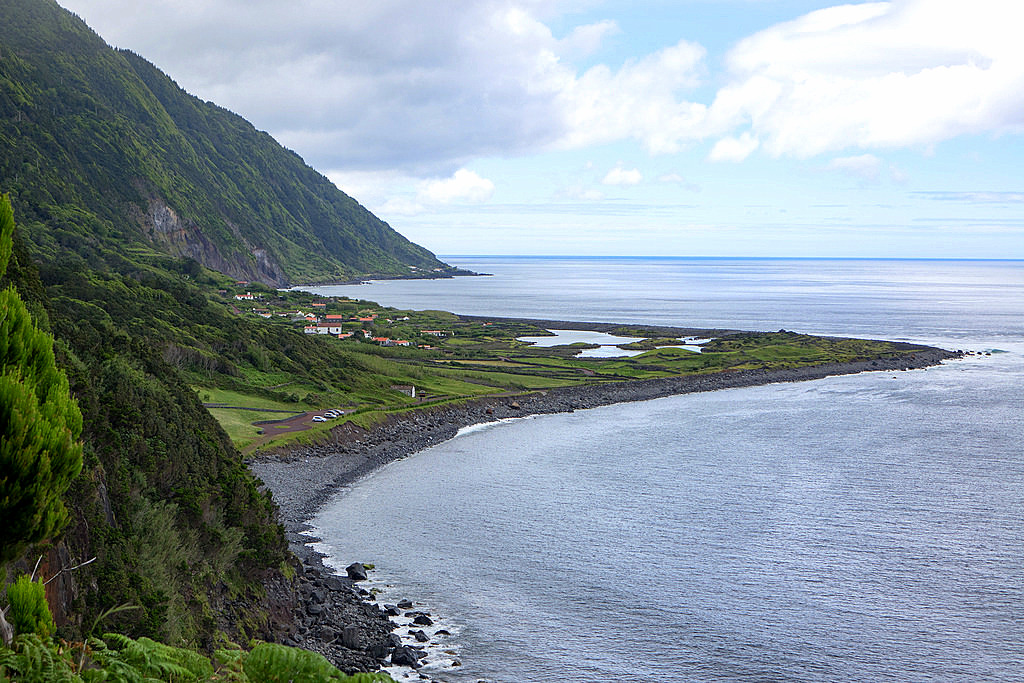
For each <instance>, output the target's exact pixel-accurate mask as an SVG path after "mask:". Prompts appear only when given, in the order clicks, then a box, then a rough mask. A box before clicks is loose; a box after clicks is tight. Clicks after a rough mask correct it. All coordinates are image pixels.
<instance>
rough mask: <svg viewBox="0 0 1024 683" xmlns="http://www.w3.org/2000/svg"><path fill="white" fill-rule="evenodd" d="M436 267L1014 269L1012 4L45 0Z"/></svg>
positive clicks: (1020, 91)
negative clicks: (292, 162)
mask: <svg viewBox="0 0 1024 683" xmlns="http://www.w3.org/2000/svg"><path fill="white" fill-rule="evenodd" d="M60 1H61V2H62V4H63V5H64V6H65V7H67V8H68V9H71V10H72V11H74V12H76V13H77V14H79V15H80V16H81V17H82V18H83V19H85V21H86V22H87V23H88V24H89V25H90V26H92V27H93V28H94V29H95V30H96V31H97V32H98V33H99V34H100V35H101V36H103V37H104V38H105V39H106V40H107V41H108V42H109V43H111V44H112V45H115V46H118V47H125V48H129V49H132V50H134V51H136V52H138V53H139V54H141V55H143V56H145V57H146V58H148V59H150V60H151V61H153V62H154V63H155V64H156V65H157V66H159V67H160V68H162V69H163V70H164V71H166V72H167V73H168V74H169V75H170V76H171V77H172V78H174V79H175V80H177V81H178V83H179V84H180V85H181V86H182V87H184V88H185V89H186V90H188V91H189V92H192V93H194V94H196V95H197V96H199V97H201V98H203V99H208V100H212V101H214V102H217V103H218V104H220V105H222V106H225V107H227V108H229V109H231V110H232V111H235V112H237V113H239V114H241V115H242V116H244V117H246V118H247V119H249V120H250V121H252V122H253V123H254V124H255V125H256V126H257V127H258V128H260V129H263V130H267V131H268V132H270V133H271V134H272V135H274V136H275V137H276V138H277V139H278V140H280V141H281V142H282V143H283V144H285V145H286V146H288V147H289V148H291V149H294V150H295V151H297V152H298V153H299V154H301V155H302V156H303V157H304V158H305V159H306V160H307V162H308V163H310V164H311V165H312V166H313V167H314V168H316V169H317V170H319V171H320V172H322V173H324V174H325V175H326V176H327V177H328V178H330V179H331V180H333V181H334V182H335V183H336V184H337V185H338V186H339V187H341V188H342V189H344V190H345V191H346V192H348V193H349V194H351V195H352V196H354V197H355V198H356V199H357V200H359V201H360V202H362V203H363V204H364V205H366V206H367V207H368V208H370V209H371V210H372V211H374V212H375V213H376V214H377V215H379V216H381V217H382V218H383V219H385V220H387V221H388V222H389V223H390V224H391V225H392V226H393V227H395V228H396V229H398V230H399V231H400V232H402V233H403V234H405V235H406V236H407V237H409V238H410V239H412V240H413V241H416V242H418V243H420V244H422V245H424V246H426V247H427V248H429V249H431V250H433V251H435V252H436V253H439V254H448V255H457V254H582V255H672V256H831V257H858V256H869V257H919V258H958V257H964V258H1024V138H1022V133H1024V41H1020V40H1019V37H1018V35H1017V33H1018V30H1017V29H1018V28H1019V27H1020V26H1022V25H1024V3H1021V2H1019V1H1018V0H976V1H974V2H970V3H967V2H962V0H893V1H892V2H874V3H852V4H848V5H839V4H835V3H829V2H816V1H811V0H778V1H773V0H675V1H668V0H651V1H647V2H643V1H635V2H599V1H597V0H544V1H541V0H448V1H446V2H444V3H429V2H428V3H424V2H420V1H419V0H378V1H377V2H374V3H338V2H330V1H329V0H296V1H295V2H291V3H272V2H269V0H174V1H173V2H172V1H171V0H149V1H148V2H145V3H143V2H139V0H60Z"/></svg>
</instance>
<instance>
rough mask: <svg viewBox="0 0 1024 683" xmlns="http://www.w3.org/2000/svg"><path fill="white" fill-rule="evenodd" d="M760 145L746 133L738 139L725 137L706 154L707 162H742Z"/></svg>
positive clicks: (748, 132)
mask: <svg viewBox="0 0 1024 683" xmlns="http://www.w3.org/2000/svg"><path fill="white" fill-rule="evenodd" d="M760 144H761V143H760V142H759V141H758V139H757V138H755V137H754V136H753V135H751V134H750V131H747V132H745V133H743V134H742V135H740V136H739V137H738V138H733V137H726V138H722V139H721V140H719V141H718V142H716V143H715V146H714V147H712V148H711V153H710V154H708V160H709V161H743V160H744V159H746V158H747V157H748V156H750V155H751V154H752V153H753V152H754V150H756V149H757V148H758V146H759V145H760Z"/></svg>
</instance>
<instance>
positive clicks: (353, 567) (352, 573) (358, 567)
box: [345, 562, 366, 581]
mask: <svg viewBox="0 0 1024 683" xmlns="http://www.w3.org/2000/svg"><path fill="white" fill-rule="evenodd" d="M345 573H346V574H348V578H350V579H352V580H353V581H366V567H364V566H363V565H362V563H360V562H353V563H352V564H350V565H349V566H347V567H345Z"/></svg>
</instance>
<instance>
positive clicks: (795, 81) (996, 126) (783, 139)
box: [708, 0, 1024, 157]
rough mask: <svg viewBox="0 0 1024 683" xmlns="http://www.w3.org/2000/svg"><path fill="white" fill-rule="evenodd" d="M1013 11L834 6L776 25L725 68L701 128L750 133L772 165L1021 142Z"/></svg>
mask: <svg viewBox="0 0 1024 683" xmlns="http://www.w3.org/2000/svg"><path fill="white" fill-rule="evenodd" d="M1022 21H1024V5H1022V4H1021V3H1019V2H1018V1H1017V0H978V1H976V2H970V3H966V2H961V1H960V0H894V1H893V2H876V3H867V4H861V5H842V6H838V7H830V8H828V9H823V10H819V11H816V12H812V13H810V14H807V15H805V16H803V17H800V18H798V19H796V20H794V21H791V22H787V23H783V24H778V25H776V26H773V27H771V28H769V29H767V30H764V31H761V32H759V33H757V34H754V35H753V36H750V37H748V38H746V39H745V40H743V41H741V42H740V43H739V44H738V45H737V46H736V47H735V49H733V51H732V52H731V53H730V55H729V57H728V65H729V70H730V73H731V75H732V80H731V82H730V83H729V84H728V85H726V86H725V87H723V88H722V89H721V90H720V91H719V92H718V94H717V96H716V98H715V101H714V103H713V104H712V107H711V109H710V111H709V116H708V123H709V125H710V124H711V123H712V122H714V123H715V125H718V126H727V127H736V126H739V127H741V128H747V129H749V131H751V132H753V133H754V134H755V135H756V136H757V137H758V138H760V139H761V141H762V149H764V150H765V151H767V152H768V153H769V154H772V155H774V156H780V155H792V156H796V157H810V156H814V155H817V154H821V153H826V152H831V151H838V150H843V149H849V148H858V147H859V148H862V149H864V148H872V149H889V148H899V147H913V146H919V147H926V146H928V145H933V144H935V143H938V142H941V141H943V140H947V139H949V138H952V137H955V136H958V135H964V134H975V133H993V134H1000V133H1008V132H1021V131H1024V41H1021V40H1020V38H1019V26H1020V25H1021V23H1022Z"/></svg>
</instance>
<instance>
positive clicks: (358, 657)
mask: <svg viewBox="0 0 1024 683" xmlns="http://www.w3.org/2000/svg"><path fill="white" fill-rule="evenodd" d="M905 348H906V350H907V351H908V355H905V356H901V357H899V358H879V359H875V360H866V361H856V362H849V363H826V364H822V365H817V366H810V367H805V368H796V369H786V370H763V369H759V370H740V371H733V372H719V373H714V374H708V375H691V376H683V377H669V378H658V379H649V380H636V381H628V382H615V383H608V384H597V385H585V386H575V387H563V388H557V389H548V390H543V391H531V392H524V393H522V394H516V395H512V396H509V395H501V396H491V397H487V396H485V397H480V398H476V399H472V400H469V401H467V402H465V403H460V404H457V405H451V404H448V405H435V406H428V407H425V408H422V409H418V410H414V411H410V412H408V413H403V414H401V415H399V416H391V417H389V418H388V419H387V420H385V421H384V422H382V423H381V424H379V425H376V426H375V427H374V428H372V429H370V430H366V429H363V428H361V427H357V426H355V425H352V424H350V423H344V424H342V425H339V426H338V427H336V428H335V429H333V430H332V431H331V440H330V441H329V442H326V443H322V444H317V445H315V446H301V447H292V448H289V449H281V450H277V451H271V452H270V453H269V454H264V455H260V456H257V457H254V458H251V459H249V460H248V461H247V464H248V466H249V468H250V470H251V471H252V472H253V473H254V474H255V475H256V476H257V477H259V478H260V479H261V480H262V481H263V483H264V485H265V486H266V488H267V489H268V490H270V491H271V493H272V494H273V496H274V499H275V501H276V502H277V504H278V507H279V515H278V517H279V520H280V522H281V523H282V525H283V526H284V529H285V533H286V536H287V538H288V541H289V544H290V546H291V550H292V552H293V553H294V554H295V555H296V557H298V558H299V560H300V562H301V568H300V571H299V574H298V576H297V577H296V579H297V581H298V585H296V586H294V587H293V591H294V592H295V593H296V598H297V602H298V604H297V605H296V611H295V615H296V618H295V623H296V627H295V628H294V629H293V630H291V631H289V632H288V633H284V634H281V640H282V642H284V643H285V644H289V645H297V646H300V647H304V648H306V649H310V650H313V651H316V652H320V653H321V654H324V655H326V656H327V657H328V658H329V659H331V660H332V661H334V662H335V664H336V665H338V666H339V667H340V668H342V669H344V670H349V671H352V670H355V669H356V668H363V669H364V670H365V667H367V666H368V665H372V664H373V663H376V664H377V665H383V664H384V662H385V661H386V659H387V657H388V655H390V654H391V652H392V650H394V647H395V645H398V644H399V643H398V642H396V641H395V639H394V636H393V635H392V636H391V637H390V639H389V636H388V634H389V633H390V632H391V630H392V629H394V628H395V627H396V625H395V624H394V623H393V622H392V621H390V618H389V616H388V614H386V613H385V611H384V610H383V609H382V606H380V605H378V604H377V603H376V602H375V601H374V598H373V596H372V595H370V594H369V592H367V591H366V590H365V589H360V588H359V587H358V584H356V583H355V582H353V581H351V580H350V579H348V578H340V577H338V576H337V575H336V574H335V572H334V571H333V570H332V569H330V568H328V567H326V566H325V565H324V564H323V561H322V560H323V556H322V555H320V554H319V553H318V552H316V551H315V550H313V549H312V548H311V547H310V546H309V545H307V544H309V543H312V542H315V541H316V540H319V539H317V538H315V537H313V536H311V535H308V534H307V533H306V532H308V531H309V530H310V527H309V525H308V524H307V522H308V520H309V519H310V518H312V517H313V516H314V515H315V514H316V513H317V511H318V510H319V509H320V507H321V506H322V505H323V504H324V503H325V502H326V501H327V500H328V499H329V498H330V497H331V496H332V495H334V494H335V493H336V492H337V490H338V489H339V488H342V487H345V486H349V485H351V484H353V483H354V482H356V481H358V480H359V479H362V478H363V477H365V476H367V475H369V474H371V473H372V472H374V471H375V470H377V469H379V468H380V467H383V466H384V465H386V464H388V463H390V462H393V461H395V460H399V459H401V458H404V457H407V456H409V455H412V454H413V453H416V452H418V451H420V450H423V449H425V448H428V447H430V446H433V445H435V444H438V443H441V442H443V441H446V440H448V439H450V438H452V437H454V436H455V435H456V434H457V433H458V431H459V430H460V429H462V428H464V427H469V426H473V425H477V424H482V423H487V422H494V421H497V420H501V419H505V418H514V417H526V416H529V415H542V414H551V413H563V412H572V411H575V410H583V409H587V408H595V407H598V406H605V405H611V404H615V403H624V402H634V401H646V400H651V399H655V398H661V397H665V396H672V395H678V394H685V393H696V392H704V391H717V390H719V389H730V388H738V387H749V386H758V385H765V384H774V383H781V382H798V381H808V380H814V379H821V378H824V377H829V376H834V375H849V374H858V373H861V372H870V371H886V372H892V371H902V370H911V369H919V368H925V367H929V366H934V365H938V364H939V363H941V362H942V361H943V360H948V359H955V358H960V357H962V356H963V353H962V352H954V351H946V350H943V349H938V348H933V347H924V346H918V345H912V344H906V345H905ZM341 559H343V560H344V562H349V561H356V562H358V561H361V558H341ZM325 596H326V597H325ZM325 603H326V604H325ZM325 606H327V607H328V609H326V610H325V609H324V607H325ZM343 630H344V631H345V633H342V631H343ZM343 635H344V636H345V637H343ZM343 643H344V644H343ZM346 645H348V646H354V647H347V646H346Z"/></svg>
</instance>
